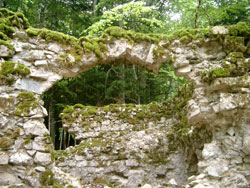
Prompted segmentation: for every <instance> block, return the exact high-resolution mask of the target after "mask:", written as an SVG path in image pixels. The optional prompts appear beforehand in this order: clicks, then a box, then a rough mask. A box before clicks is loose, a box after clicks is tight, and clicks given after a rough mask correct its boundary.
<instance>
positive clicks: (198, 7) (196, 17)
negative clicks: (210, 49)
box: [194, 0, 201, 28]
mask: <svg viewBox="0 0 250 188" xmlns="http://www.w3.org/2000/svg"><path fill="white" fill-rule="evenodd" d="M200 7H201V0H199V2H198V6H197V8H196V13H195V17H194V28H196V27H197V19H198V14H199V10H200Z"/></svg>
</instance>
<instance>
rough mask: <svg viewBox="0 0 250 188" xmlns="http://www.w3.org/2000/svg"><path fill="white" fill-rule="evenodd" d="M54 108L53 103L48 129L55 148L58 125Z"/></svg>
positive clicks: (50, 108)
mask: <svg viewBox="0 0 250 188" xmlns="http://www.w3.org/2000/svg"><path fill="white" fill-rule="evenodd" d="M54 114H55V113H54V108H53V104H52V102H50V103H49V117H48V129H49V132H50V137H51V140H52V143H53V144H54V146H55V136H56V129H55V126H56V123H55V115H54Z"/></svg>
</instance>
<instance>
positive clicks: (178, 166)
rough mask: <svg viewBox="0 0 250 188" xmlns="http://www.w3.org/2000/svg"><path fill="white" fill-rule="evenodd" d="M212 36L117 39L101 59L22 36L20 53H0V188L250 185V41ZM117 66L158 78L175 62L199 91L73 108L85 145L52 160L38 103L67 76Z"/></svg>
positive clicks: (17, 41) (69, 125) (218, 32)
mask: <svg viewBox="0 0 250 188" xmlns="http://www.w3.org/2000/svg"><path fill="white" fill-rule="evenodd" d="M207 35H208V36H207V37H200V38H198V39H196V40H190V41H185V40H178V39H176V40H172V41H171V40H170V41H168V42H169V44H168V43H167V42H166V41H160V42H159V43H158V44H157V43H153V42H149V41H146V40H145V41H143V40H142V41H140V42H135V43H131V42H129V41H128V40H127V39H125V38H120V39H117V38H113V39H112V40H113V41H106V43H105V44H103V45H105V48H106V49H107V50H106V51H105V52H103V54H102V58H100V57H98V55H97V53H94V52H93V51H91V52H87V51H84V49H83V48H82V46H81V47H80V50H82V54H81V55H82V56H79V57H78V56H76V55H75V54H74V53H73V52H72V53H71V51H70V50H72V48H73V47H72V46H70V45H69V46H66V47H65V44H61V43H60V42H58V41H57V42H56V41H53V40H50V41H46V40H44V39H42V38H39V37H37V36H34V37H31V36H28V35H27V33H26V32H25V31H24V30H18V29H17V28H16V32H15V33H14V34H13V38H12V41H11V44H12V45H13V47H14V50H12V49H10V48H8V47H7V46H5V45H1V46H0V57H1V58H2V59H1V61H0V136H1V137H0V186H1V187H8V186H10V185H16V186H19V187H39V186H45V187H46V186H47V187H48V186H52V185H58V186H67V185H73V186H75V187H82V185H81V183H83V182H80V181H79V179H82V181H94V182H95V181H96V182H105V183H107V184H113V185H116V184H118V186H125V187H131V188H133V187H137V186H143V185H145V184H151V185H152V186H157V185H163V184H164V183H165V182H169V183H167V184H173V185H174V184H178V185H180V184H185V185H186V186H187V187H188V186H191V187H196V188H198V187H205V188H209V187H213V188H216V187H229V188H230V187H232V188H233V187H247V186H249V182H250V174H249V169H250V156H249V155H250V131H249V125H250V111H249V107H250V101H249V97H250V96H249V95H250V78H249V77H250V76H249V70H250V59H249V49H250V47H249V45H247V44H246V42H247V41H249V36H248V35H246V36H234V35H233V34H230V28H225V27H221V26H220V27H215V28H213V29H212V30H211V31H210V33H209V34H207ZM109 40H110V39H109ZM85 42H86V41H82V44H83V46H84V43H85ZM158 48H159V49H158ZM157 50H158V52H157V53H156V51H157ZM116 60H121V61H123V62H124V63H130V64H139V65H141V66H145V67H147V68H148V69H149V70H153V71H155V72H157V70H158V68H159V67H160V65H161V63H162V62H164V61H167V60H169V61H173V65H174V67H175V70H176V75H179V76H184V77H186V78H187V79H188V81H190V82H192V84H193V91H192V92H191V91H190V92H188V89H189V88H188V87H187V88H186V90H185V92H184V93H180V94H179V96H178V97H176V98H175V99H174V100H173V102H172V103H168V104H166V105H165V104H159V105H158V104H157V105H156V104H151V105H146V106H133V107H132V108H127V109H126V107H128V106H113V107H112V106H111V108H108V109H106V110H104V109H103V108H100V109H95V110H94V111H92V112H88V113H87V115H86V113H83V114H81V113H80V112H81V110H80V109H77V108H76V109H73V110H74V111H73V112H72V114H71V115H73V117H71V118H64V128H65V129H67V130H68V131H69V132H70V133H74V134H75V135H76V139H77V140H79V141H81V143H80V144H79V145H78V146H75V147H71V148H68V149H67V150H66V151H61V152H57V153H56V155H55V158H54V153H53V146H52V143H51V140H50V137H49V132H48V130H47V129H46V126H45V125H44V119H43V118H44V117H45V116H46V115H47V112H46V109H44V107H43V102H42V101H41V100H40V95H41V94H42V93H44V92H45V91H46V90H47V89H49V88H50V87H51V86H52V85H53V84H54V83H55V82H56V81H57V80H60V79H61V78H62V77H64V76H76V75H78V74H80V73H81V72H83V71H86V70H88V69H90V68H92V67H94V66H95V65H96V64H102V63H110V62H115V61H116ZM9 61H13V62H15V63H14V64H13V63H11V62H9ZM6 67H7V68H6ZM8 67H12V69H8ZM190 90H191V89H190ZM185 93H189V94H192V95H190V96H189V95H188V96H187V94H185ZM168 109H171V110H172V111H171V113H169V114H168V112H169V111H168ZM85 116H86V117H85ZM72 118H73V121H71V120H72ZM86 122H87V123H86ZM55 160H56V161H55ZM167 184H166V185H167ZM151 185H145V186H144V187H152V186H151Z"/></svg>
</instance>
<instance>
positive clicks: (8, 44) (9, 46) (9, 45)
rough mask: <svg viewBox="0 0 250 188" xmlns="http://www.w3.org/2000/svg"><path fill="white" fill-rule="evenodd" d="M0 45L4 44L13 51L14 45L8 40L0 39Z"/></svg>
mask: <svg viewBox="0 0 250 188" xmlns="http://www.w3.org/2000/svg"><path fill="white" fill-rule="evenodd" d="M0 45H4V46H6V47H7V48H9V49H10V50H12V51H15V48H14V46H13V45H12V44H10V43H9V42H8V41H4V40H1V39H0Z"/></svg>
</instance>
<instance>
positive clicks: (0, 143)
mask: <svg viewBox="0 0 250 188" xmlns="http://www.w3.org/2000/svg"><path fill="white" fill-rule="evenodd" d="M13 144H14V139H12V138H9V137H6V136H3V137H2V138H0V148H3V149H6V148H9V147H10V146H12V145H13Z"/></svg>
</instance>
